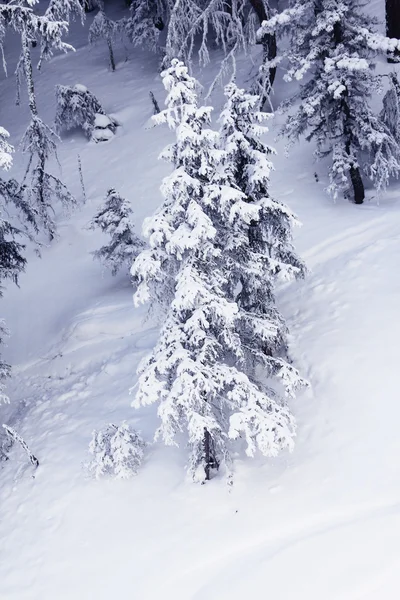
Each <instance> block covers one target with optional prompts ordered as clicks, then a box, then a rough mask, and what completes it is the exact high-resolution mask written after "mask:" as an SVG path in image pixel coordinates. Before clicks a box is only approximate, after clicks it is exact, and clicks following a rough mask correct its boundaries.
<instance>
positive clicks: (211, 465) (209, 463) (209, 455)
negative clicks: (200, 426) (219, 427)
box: [203, 428, 219, 481]
mask: <svg viewBox="0 0 400 600" xmlns="http://www.w3.org/2000/svg"><path fill="white" fill-rule="evenodd" d="M203 451H204V472H205V474H206V481H209V479H210V472H211V469H218V467H219V464H218V461H217V458H216V456H215V447H214V442H213V439H212V437H211V435H210V432H209V431H208V429H206V428H204V438H203Z"/></svg>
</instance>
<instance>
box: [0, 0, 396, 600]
mask: <svg viewBox="0 0 400 600" xmlns="http://www.w3.org/2000/svg"><path fill="white" fill-rule="evenodd" d="M370 4H371V6H372V8H373V9H375V8H376V9H377V10H378V9H380V8H381V4H382V3H380V2H378V1H377V0H376V1H375V2H371V3H370ZM91 18H93V17H91V16H90V15H89V19H88V20H89V21H90V20H91ZM86 34H87V25H86V26H85V31H82V30H81V29H80V26H79V25H78V24H75V25H74V27H73V30H72V33H71V42H72V43H73V44H74V46H75V47H76V52H75V53H70V54H68V55H63V56H56V57H55V58H54V59H53V60H52V61H51V62H49V63H48V64H45V65H44V67H43V71H42V73H41V74H39V75H38V77H37V82H38V84H37V88H38V104H39V110H40V112H41V114H42V115H44V117H45V119H46V120H47V121H49V122H50V121H51V120H52V118H53V117H54V114H55V100H54V86H55V85H56V84H58V83H60V84H67V85H73V84H75V83H81V84H84V85H86V86H87V87H88V88H89V89H90V90H91V91H92V92H94V93H95V94H96V96H97V97H98V98H99V100H100V101H101V102H102V103H103V106H104V108H105V110H106V112H107V113H109V114H111V115H113V116H115V117H116V118H117V120H118V121H119V122H120V123H121V127H119V128H118V129H117V134H116V136H115V137H114V139H113V140H111V142H109V143H102V144H94V143H93V142H90V143H89V142H88V141H87V139H86V138H85V137H84V136H83V134H81V133H80V132H75V131H74V132H71V133H69V134H67V135H65V136H64V137H63V144H62V145H60V147H59V156H60V162H61V165H62V169H63V178H64V180H65V181H66V182H67V183H68V185H69V186H70V187H71V189H72V191H73V192H75V193H76V195H77V196H79V195H80V194H81V191H80V183H79V176H78V170H77V155H78V154H79V155H80V157H81V160H82V165H83V175H84V179H85V184H86V191H87V196H88V201H87V203H86V205H84V206H83V207H82V208H80V209H79V210H77V211H76V212H75V213H74V214H72V215H71V216H69V217H62V216H59V233H60V237H59V239H58V240H56V241H55V242H53V244H52V245H51V247H49V248H44V249H43V250H42V258H40V259H39V258H38V257H36V256H35V255H34V254H33V253H32V255H31V256H30V257H29V262H28V267H27V270H26V273H25V274H23V275H22V276H21V279H20V288H17V287H12V286H11V285H10V286H8V287H7V289H6V290H5V293H4V298H3V299H2V300H1V307H2V315H3V316H4V317H5V318H6V321H7V325H8V327H9V328H10V330H11V332H12V337H11V338H10V340H9V342H8V348H6V350H5V357H6V359H7V360H8V361H9V362H10V363H11V364H12V365H13V377H12V380H11V381H10V383H9V386H8V392H9V395H10V398H11V404H10V406H9V407H6V408H3V407H2V409H1V410H2V412H1V413H0V414H1V416H2V419H3V420H5V419H7V420H8V421H9V422H10V423H12V424H15V426H16V428H17V429H18V431H20V433H21V434H22V435H23V437H24V439H26V441H27V442H28V443H29V445H30V446H31V448H32V450H33V451H34V452H35V454H36V455H37V456H38V458H39V460H40V467H39V468H38V469H37V470H36V471H33V470H32V468H31V466H30V465H29V464H28V463H27V461H26V457H25V455H24V454H23V452H22V450H21V449H20V448H19V447H17V446H15V447H14V449H13V451H12V453H11V459H10V460H9V461H7V462H6V463H4V464H3V465H2V468H1V470H0V539H1V542H2V543H1V550H0V599H1V600H72V599H74V600H92V599H93V600H94V599H96V600H106V599H107V600H108V599H110V598H120V597H121V598H125V597H128V598H132V599H135V600H136V599H138V600H139V599H140V600H156V599H158V598H163V599H165V600H169V599H171V600H205V599H207V600H228V599H229V600H242V599H243V598H260V599H261V598H264V597H269V596H271V597H272V598H274V600H291V599H292V598H293V599H294V598H296V599H299V600H303V599H304V600H321V599H322V598H323V599H324V600H380V599H385V600H397V599H398V597H399V590H400V570H399V563H400V548H399V544H398V538H399V536H400V467H399V464H398V462H399V457H400V436H399V435H398V422H399V421H400V402H399V400H398V389H399V385H398V381H397V369H398V362H399V360H400V350H398V343H397V340H398V339H399V338H400V323H399V319H398V318H397V313H398V304H399V302H400V279H399V277H398V276H397V270H398V264H399V263H400V186H398V185H396V184H394V185H392V186H391V188H390V191H389V192H388V194H387V195H386V196H385V197H384V198H382V199H381V200H380V202H379V203H378V202H377V199H376V198H374V197H373V196H374V193H373V192H372V191H369V192H368V193H369V201H368V202H367V203H366V204H365V205H363V206H361V207H356V206H354V205H352V204H350V203H347V202H345V201H338V202H337V203H336V204H333V203H332V202H331V201H330V200H329V199H328V198H327V196H326V194H325V192H324V188H325V187H326V185H327V180H326V178H325V169H324V167H323V166H322V165H319V164H313V159H312V148H310V147H309V146H307V145H305V144H301V145H299V146H298V147H296V148H294V149H293V151H292V153H291V155H290V158H289V159H288V158H285V156H284V151H283V145H279V144H278V150H279V155H278V157H277V158H276V159H275V161H274V162H275V168H276V171H275V173H274V174H273V177H272V179H271V191H272V193H273V195H274V196H275V197H277V198H279V199H282V200H283V201H284V202H286V203H287V204H288V205H289V206H290V208H292V209H293V210H294V211H295V212H296V213H297V214H298V216H299V217H300V220H301V221H302V222H303V227H302V228H301V230H299V231H298V232H297V233H296V248H297V250H298V252H299V253H300V254H301V256H302V257H303V258H304V259H305V261H306V263H307V266H308V267H309V269H310V273H309V275H308V277H307V278H306V279H305V280H304V281H303V282H301V283H298V282H297V283H293V284H290V285H289V284H288V285H286V286H285V287H283V288H282V289H280V291H279V294H278V300H279V304H280V306H281V308H282V309H283V311H284V313H285V316H286V317H287V319H288V324H289V328H290V331H291V338H290V343H291V348H290V351H291V355H292V358H293V360H294V363H295V364H296V366H298V367H299V368H300V370H301V372H302V374H303V375H304V376H305V377H307V378H308V380H309V381H310V383H311V387H310V389H309V390H307V391H306V392H304V393H303V394H302V395H301V396H300V397H299V398H298V399H297V400H296V402H295V403H293V404H292V406H291V408H292V410H293V412H294V413H295V416H296V419H297V423H298V435H297V439H296V446H295V449H294V452H293V453H292V454H283V455H281V456H280V457H279V458H276V459H269V460H267V459H262V458H256V459H243V457H237V458H236V460H235V475H234V484H233V486H232V487H230V488H228V486H227V485H226V482H225V480H224V478H223V477H222V476H221V477H217V478H215V479H213V480H212V482H210V483H208V484H207V485H204V486H200V485H194V484H193V483H191V482H189V481H186V480H185V472H184V465H185V453H184V451H183V450H180V449H177V448H166V447H164V446H161V445H158V444H155V445H152V446H151V448H149V450H148V452H147V458H146V460H145V463H144V465H143V468H142V469H141V471H140V473H139V475H138V476H137V477H134V478H132V479H130V480H128V481H119V480H107V479H104V480H99V481H94V480H92V479H90V478H88V476H87V474H86V472H85V470H84V468H83V464H84V463H85V462H86V461H87V460H88V444H89V441H90V438H91V432H92V430H93V429H95V428H101V427H103V426H104V425H106V424H107V423H109V422H118V423H120V422H121V421H122V420H124V419H126V420H127V421H128V422H129V423H130V424H132V425H133V426H134V427H135V428H136V429H138V430H140V431H141V432H142V435H143V437H144V438H145V439H146V440H147V441H151V437H152V434H153V431H154V427H155V419H156V416H155V411H154V408H153V407H149V408H148V409H141V410H140V411H135V410H134V409H132V408H131V407H130V403H131V400H132V398H131V397H130V396H129V389H130V388H131V387H132V386H134V384H135V380H136V375H135V371H136V367H137V364H138V361H139V360H140V359H141V357H142V356H143V355H144V354H145V353H146V352H147V351H148V350H149V349H150V348H151V347H152V346H153V344H154V343H155V340H156V336H157V329H156V327H155V324H154V323H153V322H151V320H146V318H145V317H146V312H145V310H144V309H135V308H134V307H133V302H132V288H131V285H130V281H129V276H128V274H127V273H123V272H120V273H119V274H118V275H117V276H116V277H112V276H111V274H110V273H109V272H108V271H103V269H102V267H101V265H99V264H98V263H97V262H96V261H93V257H92V255H91V254H90V252H92V251H94V250H96V249H98V248H99V247H100V245H101V244H102V243H103V241H104V240H103V236H102V235H101V234H100V233H96V232H93V231H90V230H88V229H87V225H88V223H89V222H90V220H91V219H92V217H93V215H94V213H95V211H96V209H97V208H98V206H99V203H100V202H101V201H102V199H103V197H104V195H105V192H106V190H107V189H108V188H109V187H115V188H116V189H117V190H118V191H119V192H120V193H121V194H122V195H124V196H126V197H127V198H129V199H130V200H131V201H132V204H133V207H134V212H135V221H136V223H137V228H138V229H140V224H141V222H142V221H143V218H144V217H145V216H147V215H149V214H151V212H152V211H153V210H154V209H155V208H156V207H157V206H158V204H159V203H160V194H159V186H160V183H161V179H162V177H163V176H164V175H165V174H166V173H167V172H168V171H169V168H168V166H167V165H165V164H164V163H162V162H160V161H158V160H157V156H158V154H159V152H160V151H161V149H162V148H163V147H164V145H165V144H166V142H167V141H169V140H170V139H171V135H172V134H171V133H170V132H169V131H167V130H166V129H162V128H148V126H147V125H148V119H149V117H150V116H151V114H152V104H151V100H150V98H149V91H153V92H154V94H155V96H156V98H157V99H158V100H159V102H160V103H161V102H163V99H164V91H163V90H162V86H161V82H160V80H159V77H158V75H157V61H156V58H155V57H153V56H150V55H147V54H143V53H141V52H139V51H137V50H132V49H131V48H129V49H128V50H125V49H124V47H123V46H118V47H117V50H116V58H117V70H116V72H115V73H111V72H110V71H109V70H108V68H107V62H106V60H107V59H106V47H105V46H104V47H103V46H102V45H101V44H100V45H99V46H98V47H96V48H95V49H93V50H91V51H90V53H87V52H86V50H85V51H84V49H85V44H86V41H85V40H86V37H85V36H86ZM8 43H9V44H10V45H11V46H12V44H13V43H14V40H13V39H10V40H9V42H8ZM128 51H129V57H128V59H127V60H125V59H126V57H127V53H128ZM246 62H247V61H246V60H245V59H243V60H242V62H241V65H240V66H241V68H240V69H239V72H241V73H242V77H243V79H245V78H246V77H247V70H246ZM12 66H13V65H10V68H9V71H10V72H12ZM200 78H201V80H202V82H207V81H211V79H212V67H211V68H210V69H208V70H207V71H206V72H204V73H202V74H201V75H200ZM279 86H280V87H278V92H277V95H283V94H284V93H285V89H283V87H282V84H279ZM0 92H1V97H2V105H3V104H4V105H7V116H8V119H7V123H4V125H7V128H8V129H9V131H10V134H11V141H12V143H14V144H15V145H17V144H18V141H19V139H20V137H21V134H22V132H23V130H24V126H25V125H26V122H27V120H28V114H27V111H26V108H24V106H22V107H16V106H14V105H13V99H14V93H15V89H14V85H13V81H12V79H11V78H10V80H2V81H1V82H0ZM219 94H220V92H218V91H217V92H216V95H215V96H214V98H213V99H212V101H213V103H214V104H215V106H216V108H217V109H219V108H220V105H221V98H220V95H219ZM272 137H273V133H272V134H271V138H272ZM23 169H24V164H23V163H22V162H21V161H20V159H19V158H18V157H17V156H16V159H15V167H14V168H13V171H12V172H11V174H12V175H14V176H20V175H21V174H22V173H23ZM315 173H316V174H317V177H316V176H315Z"/></svg>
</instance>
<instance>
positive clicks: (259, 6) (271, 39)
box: [249, 0, 277, 105]
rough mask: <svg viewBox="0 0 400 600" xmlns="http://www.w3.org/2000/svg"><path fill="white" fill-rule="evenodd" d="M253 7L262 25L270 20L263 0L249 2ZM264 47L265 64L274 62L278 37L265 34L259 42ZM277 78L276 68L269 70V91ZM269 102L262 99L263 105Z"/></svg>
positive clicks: (250, 0)
mask: <svg viewBox="0 0 400 600" xmlns="http://www.w3.org/2000/svg"><path fill="white" fill-rule="evenodd" d="M249 2H250V4H251V6H252V7H253V10H254V12H255V13H256V15H257V17H258V20H259V22H260V25H261V24H262V22H263V21H266V20H267V19H268V18H269V14H267V11H266V9H265V4H264V2H263V0H249ZM259 43H260V44H262V47H263V63H266V62H267V61H270V60H273V59H274V58H276V52H277V45H276V35H275V34H270V33H267V34H265V35H264V36H263V37H262V38H261V39H260V41H259ZM275 77H276V67H272V68H271V69H269V89H270V90H271V88H272V86H273V84H274V81H275ZM266 100H267V96H266V97H265V98H262V105H264V104H265V102H266Z"/></svg>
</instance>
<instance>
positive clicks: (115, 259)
mask: <svg viewBox="0 0 400 600" xmlns="http://www.w3.org/2000/svg"><path fill="white" fill-rule="evenodd" d="M132 215H133V211H132V209H131V206H130V204H129V202H128V201H127V200H126V199H125V198H123V197H122V196H120V194H118V192H116V191H115V190H114V189H110V190H108V192H107V195H106V199H105V203H104V204H103V206H102V207H101V208H100V210H99V211H98V212H97V214H96V215H95V217H94V218H93V220H92V222H91V223H90V227H91V228H92V229H94V228H95V227H99V228H100V229H101V230H102V231H103V232H104V233H107V234H108V235H110V236H111V240H110V242H109V243H108V244H106V245H104V246H102V247H101V248H100V250H97V251H96V252H95V253H94V256H95V258H97V259H99V260H101V261H102V262H103V263H104V264H105V265H106V266H107V267H109V268H110V269H111V271H112V274H113V275H115V274H116V273H117V271H118V270H119V269H120V268H121V267H122V266H123V265H125V266H126V267H127V268H128V269H129V268H130V267H131V266H132V263H133V261H134V260H135V258H136V257H137V255H138V254H139V252H140V251H141V249H142V248H143V246H144V243H143V242H142V240H141V239H140V238H139V237H138V236H137V234H136V233H135V231H134V224H133V221H132Z"/></svg>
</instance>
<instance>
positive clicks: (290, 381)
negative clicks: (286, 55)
mask: <svg viewBox="0 0 400 600" xmlns="http://www.w3.org/2000/svg"><path fill="white" fill-rule="evenodd" d="M225 95H226V97H227V102H226V105H225V107H224V110H223V111H222V113H221V116H220V123H221V129H220V139H221V142H220V144H221V149H222V151H223V157H222V166H223V169H222V172H223V176H224V184H225V185H226V186H229V188H230V189H231V190H238V191H239V192H240V194H236V196H235V195H231V196H230V198H229V195H227V194H226V193H225V195H223V196H222V198H224V196H228V198H229V200H230V201H229V202H220V203H219V205H218V206H219V209H220V212H221V215H220V220H221V224H223V223H226V224H227V225H226V229H227V230H226V233H225V239H226V241H225V248H224V250H223V252H222V256H223V258H224V261H225V262H226V267H225V268H226V269H227V271H229V278H228V284H229V287H228V289H227V292H226V295H227V297H229V298H232V299H234V300H235V301H236V302H237V304H238V307H239V312H238V324H237V331H238V334H239V336H240V340H241V347H242V349H243V360H244V365H246V366H245V371H246V373H248V375H249V378H250V379H251V381H252V383H253V384H254V385H255V386H257V387H258V390H259V391H260V393H261V394H260V395H261V397H262V398H263V400H262V401H261V400H259V399H257V401H256V402H255V403H254V404H253V405H252V404H251V403H250V401H249V402H248V403H247V406H246V405H245V406H244V407H243V408H242V410H241V412H238V413H237V414H236V415H234V416H233V417H232V419H231V428H232V432H233V434H235V435H239V434H241V435H243V437H244V438H245V439H246V441H247V444H248V453H249V454H250V455H253V454H254V452H255V449H256V448H257V446H258V447H259V449H260V450H261V451H262V452H263V453H264V454H266V455H270V454H275V453H276V452H277V450H279V447H280V445H281V446H282V447H284V446H285V445H286V446H289V447H291V444H292V441H291V439H290V438H286V439H285V437H284V436H282V432H283V431H285V422H288V423H290V424H292V418H291V417H290V413H289V411H288V408H287V406H286V398H291V397H294V395H295V392H296V390H297V389H298V388H299V387H301V386H302V385H304V381H303V380H302V379H301V378H300V376H299V373H298V371H297V370H296V369H295V368H294V367H293V366H292V365H291V364H290V362H288V356H287V351H288V347H287V339H286V334H287V327H286V324H285V321H284V319H283V317H282V315H281V314H280V312H279V311H278V309H277V307H276V303H275V296H274V288H275V285H276V282H277V280H280V279H281V280H290V279H294V278H302V277H304V274H305V266H304V264H303V262H302V261H301V260H300V258H299V257H298V256H297V255H296V253H295V251H294V248H293V246H292V242H291V240H292V230H293V227H294V226H296V225H297V224H298V221H297V218H296V217H295V215H294V214H293V213H292V212H291V211H290V209H289V208H288V207H287V206H285V205H284V204H283V203H281V202H279V201H277V200H275V199H273V198H272V197H271V195H270V193H269V189H268V188H269V178H270V173H271V171H272V170H273V164H272V162H271V157H272V156H273V155H274V154H275V150H274V149H273V148H271V147H269V146H266V145H265V144H264V143H263V142H262V141H261V136H262V135H263V134H265V133H266V132H267V131H268V129H267V127H266V126H265V125H264V123H265V122H266V121H268V119H269V118H270V117H271V115H268V114H266V113H263V112H259V111H257V110H256V107H257V106H258V105H259V97H258V96H257V95H252V94H248V93H246V92H245V91H244V90H241V89H238V88H237V86H236V85H235V84H234V83H230V84H229V85H228V86H227V87H226V88H225ZM238 290H240V291H239V292H238ZM259 373H262V377H261V378H260V375H259ZM274 380H275V381H281V384H283V385H282V386H281V387H282V391H283V396H284V397H279V394H278V393H277V391H276V389H277V388H276V385H275V386H271V381H274ZM274 390H275V391H274ZM271 414H273V415H274V418H272V417H271ZM275 419H276V420H275ZM292 427H293V425H292ZM261 432H264V433H263V434H261ZM260 437H261V439H263V440H264V441H261V440H260ZM281 442H283V443H281Z"/></svg>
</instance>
